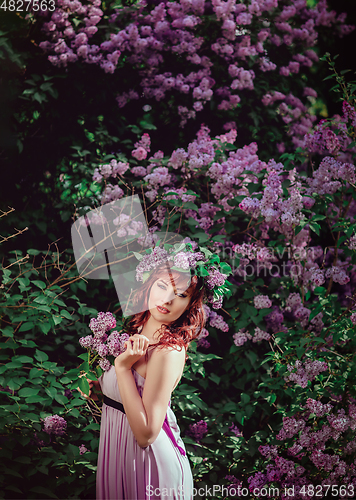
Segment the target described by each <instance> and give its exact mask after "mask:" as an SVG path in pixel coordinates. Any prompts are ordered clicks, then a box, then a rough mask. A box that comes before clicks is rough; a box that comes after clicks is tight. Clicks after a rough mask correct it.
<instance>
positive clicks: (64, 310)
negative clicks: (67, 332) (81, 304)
mask: <svg viewBox="0 0 356 500" xmlns="http://www.w3.org/2000/svg"><path fill="white" fill-rule="evenodd" d="M61 315H62V316H63V317H64V318H66V319H70V320H73V318H72V316H71V315H70V314H69V312H68V311H67V310H66V309H62V310H61Z"/></svg>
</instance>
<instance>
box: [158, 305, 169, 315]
mask: <svg viewBox="0 0 356 500" xmlns="http://www.w3.org/2000/svg"><path fill="white" fill-rule="evenodd" d="M156 309H157V311H158V312H160V313H162V314H168V313H169V310H168V309H167V308H166V307H162V306H156Z"/></svg>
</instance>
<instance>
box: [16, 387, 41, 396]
mask: <svg viewBox="0 0 356 500" xmlns="http://www.w3.org/2000/svg"><path fill="white" fill-rule="evenodd" d="M39 392H40V390H39V389H36V388H31V387H23V388H22V389H20V390H19V393H18V394H19V396H20V397H21V398H26V397H28V396H37V394H38V393H39Z"/></svg>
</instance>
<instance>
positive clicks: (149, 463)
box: [96, 367, 193, 500]
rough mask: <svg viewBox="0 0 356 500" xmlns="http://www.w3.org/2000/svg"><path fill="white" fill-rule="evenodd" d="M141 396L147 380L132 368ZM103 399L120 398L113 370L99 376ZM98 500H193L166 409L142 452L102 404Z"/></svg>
mask: <svg viewBox="0 0 356 500" xmlns="http://www.w3.org/2000/svg"><path fill="white" fill-rule="evenodd" d="M131 371H132V373H133V376H134V378H135V382H136V386H137V389H138V392H139V394H140V396H141V397H142V391H143V386H144V384H145V378H144V377H142V375H140V374H139V373H138V372H136V371H135V370H134V369H133V368H132V369H131ZM99 382H100V386H101V390H102V392H103V394H104V395H105V396H108V397H109V398H111V399H113V400H115V401H119V402H120V403H122V399H121V396H120V392H119V387H118V384H117V379H116V372H115V368H114V367H111V368H110V370H108V371H107V372H105V373H104V374H103V375H102V376H101V377H100V378H99ZM96 498H97V499H98V500H107V499H112V500H146V499H147V500H158V499H159V500H192V499H193V476H192V471H191V468H190V464H189V460H188V457H187V455H186V453H185V447H184V443H183V441H182V439H181V437H180V430H179V427H178V425H177V420H176V417H175V415H174V413H173V411H172V410H171V408H170V407H168V408H167V415H166V420H165V423H164V424H163V427H162V429H161V430H160V433H159V434H158V436H157V438H156V440H155V441H154V442H153V443H152V444H151V445H149V446H147V448H141V447H140V446H139V445H138V444H137V441H136V438H135V436H134V434H133V432H132V430H131V427H130V424H129V422H128V420H127V417H126V415H125V414H124V413H122V412H121V411H119V410H117V409H115V408H113V407H111V406H107V405H106V404H103V408H102V416H101V426H100V443H99V454H98V469H97V479H96Z"/></svg>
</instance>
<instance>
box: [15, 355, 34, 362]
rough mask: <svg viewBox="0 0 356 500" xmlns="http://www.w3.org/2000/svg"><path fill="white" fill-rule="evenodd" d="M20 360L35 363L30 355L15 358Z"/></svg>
mask: <svg viewBox="0 0 356 500" xmlns="http://www.w3.org/2000/svg"><path fill="white" fill-rule="evenodd" d="M15 359H16V360H17V361H20V363H33V358H30V357H29V356H18V357H16V358H14V360H15Z"/></svg>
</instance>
